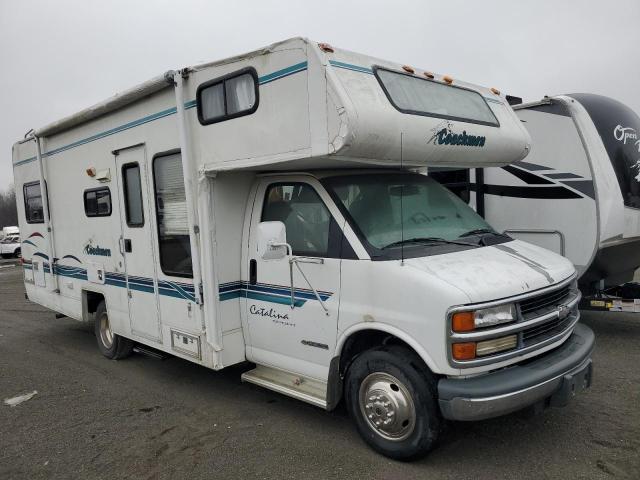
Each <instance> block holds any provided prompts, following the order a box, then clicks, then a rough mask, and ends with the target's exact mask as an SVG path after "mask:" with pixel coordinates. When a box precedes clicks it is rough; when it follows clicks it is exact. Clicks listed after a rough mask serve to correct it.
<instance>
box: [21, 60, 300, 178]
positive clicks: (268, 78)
mask: <svg viewBox="0 0 640 480" xmlns="http://www.w3.org/2000/svg"><path fill="white" fill-rule="evenodd" d="M306 69H307V62H300V63H297V64H295V65H292V66H290V67H287V68H283V69H282V70H277V71H275V72H273V73H270V74H268V75H264V76H262V77H260V78H258V83H259V84H260V85H264V84H265V83H269V82H273V81H275V80H278V79H280V78H284V77H287V76H289V75H293V74H294V73H298V72H302V71H303V70H306ZM195 107H196V101H195V100H189V101H188V102H185V104H184V108H185V110H189V109H191V108H195ZM175 113H177V109H176V107H171V108H167V109H166V110H162V111H161V112H157V113H154V114H152V115H148V116H146V117H143V118H140V119H138V120H134V121H132V122H129V123H125V124H124V125H120V126H119V127H115V128H112V129H110V130H107V131H105V132H101V133H97V134H96V135H92V136H90V137H87V138H84V139H82V140H78V141H76V142H73V143H70V144H69V145H64V146H62V147H59V148H56V149H54V150H51V151H49V152H46V153H43V154H42V157H43V158H44V157H50V156H52V155H55V154H57V153H61V152H64V151H66V150H70V149H72V148H75V147H79V146H81V145H85V144H87V143H90V142H95V141H96V140H100V139H102V138H105V137H109V136H111V135H114V134H116V133H120V132H123V131H125V130H129V129H131V128H135V127H139V126H140V125H144V124H145V123H149V122H153V121H155V120H158V119H160V118H164V117H168V116H170V115H174V114H175ZM35 160H36V157H30V158H26V159H24V160H20V161H18V162H16V163H14V164H13V166H14V167H19V166H20V165H25V164H27V163H30V162H33V161H35Z"/></svg>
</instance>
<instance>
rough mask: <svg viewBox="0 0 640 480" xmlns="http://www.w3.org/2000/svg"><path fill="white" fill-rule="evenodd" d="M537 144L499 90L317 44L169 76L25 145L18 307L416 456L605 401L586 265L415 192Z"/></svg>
mask: <svg viewBox="0 0 640 480" xmlns="http://www.w3.org/2000/svg"><path fill="white" fill-rule="evenodd" d="M529 143H530V138H529V135H528V133H527V132H526V130H525V129H524V128H523V127H522V125H521V122H520V121H519V119H518V118H517V117H516V115H515V114H514V112H513V110H512V109H511V107H510V106H509V105H508V103H507V101H506V100H505V99H504V97H503V96H501V95H500V92H498V91H497V90H496V89H488V88H485V87H479V86H475V85H471V84H468V83H466V82H462V81H459V80H456V79H453V78H450V77H448V76H442V75H437V74H434V73H431V72H429V71H426V70H421V69H418V68H414V67H412V66H409V65H400V64H397V63H394V62H389V61H384V60H380V59H376V58H372V57H368V56H364V55H359V54H356V53H353V52H348V51H344V50H339V49H337V48H334V47H332V46H330V45H327V44H323V43H316V42H312V41H310V40H307V39H301V38H294V39H291V40H287V41H284V42H281V43H277V44H274V45H271V46H269V47H266V48H263V49H260V50H257V51H255V52H251V53H248V54H245V55H240V56H237V57H233V58H230V59H226V60H222V61H218V62H213V63H209V64H204V65H198V66H194V67H188V68H184V69H180V70H178V71H169V72H167V73H166V74H164V75H161V76H158V77H156V78H154V79H152V80H150V81H148V82H146V83H144V84H142V85H139V86H137V87H135V88H133V89H131V90H128V91H125V92H122V93H121V94H119V95H116V96H115V97H113V98H112V99H109V100H107V101H105V102H102V103H101V104H98V105H95V106H93V107H90V108H88V109H86V110H84V111H82V112H79V113H78V114H76V115H72V116H70V117H67V118H64V119H62V120H59V121H57V122H54V123H53V124H51V125H48V126H46V127H44V128H41V129H36V130H34V131H33V132H32V133H31V134H30V135H28V136H27V138H25V139H24V140H21V141H20V142H18V143H16V144H15V145H14V148H13V165H14V172H15V178H16V186H17V191H18V204H19V205H18V208H19V217H20V231H21V232H22V238H23V241H22V256H23V266H24V281H25V288H26V292H27V295H28V297H29V298H30V299H31V300H32V301H34V302H37V303H39V304H42V305H44V306H46V307H48V308H50V309H53V310H55V311H57V312H60V313H62V314H64V315H67V316H69V317H72V318H75V319H77V320H80V321H87V322H93V324H94V328H95V333H96V338H97V343H98V347H99V348H100V350H101V352H102V353H103V354H104V355H105V356H106V357H107V358H110V359H121V358H124V357H126V356H127V355H129V354H130V353H131V352H132V349H133V346H134V344H140V345H147V346H150V347H153V348H155V349H158V350H161V351H163V352H167V353H170V354H172V355H175V356H178V357H180V358H183V359H186V360H189V361H192V362H195V363H198V364H200V365H202V366H205V367H208V368H211V369H214V370H220V369H222V368H225V367H227V366H229V365H234V364H238V363H240V362H248V364H249V365H251V367H249V368H248V369H247V371H246V372H245V373H244V374H243V375H242V378H243V380H244V381H247V382H251V383H253V384H256V385H259V386H262V387H265V388H268V389H271V390H274V391H276V392H279V393H281V394H284V395H288V396H291V397H294V398H298V399H300V400H302V401H305V402H308V403H311V404H313V405H316V406H318V407H320V408H323V409H327V410H331V409H333V408H335V407H336V406H337V405H338V404H339V403H341V402H344V403H345V404H346V407H347V409H348V411H349V413H350V416H351V417H352V418H353V421H354V422H355V425H356V427H357V429H358V431H359V433H360V434H361V436H362V438H363V439H364V440H365V441H366V442H367V443H368V444H369V445H370V446H371V447H373V448H374V449H376V450H377V451H379V452H381V453H382V454H384V455H387V456H389V457H392V458H397V459H403V460H408V459H412V458H416V457H419V456H421V455H424V454H425V453H427V452H428V451H429V450H430V449H431V448H433V446H434V445H435V443H436V441H437V440H438V437H439V434H440V432H441V429H442V427H443V424H444V422H445V420H447V419H449V420H462V421H474V420H480V419H486V418H491V417H495V416H499V415H504V414H507V413H510V412H513V411H516V410H519V409H522V408H525V407H529V406H534V405H536V406H547V405H553V406H563V405H565V404H566V403H567V402H568V401H569V400H570V399H571V397H572V396H573V395H574V394H575V393H576V392H578V391H580V390H582V389H584V388H586V387H588V386H589V385H590V383H591V372H592V367H591V352H592V349H593V344H594V336H593V333H592V332H591V330H589V329H588V328H587V327H585V326H582V325H581V324H579V323H578V321H579V311H578V307H577V305H578V302H579V300H580V293H579V291H578V289H577V286H576V271H575V269H574V267H573V266H572V264H571V263H570V262H569V261H568V260H567V259H565V258H563V257H562V256H560V255H558V254H556V253H553V252H551V251H548V250H545V249H543V248H540V247H537V246H534V245H531V244H529V243H526V242H524V241H521V240H515V239H513V238H511V237H510V236H508V235H504V234H501V233H499V232H496V231H495V230H494V229H493V228H492V227H491V225H489V224H488V223H487V222H486V221H485V220H483V219H482V218H481V217H480V216H479V215H477V214H476V213H475V211H474V210H473V209H471V208H470V207H469V206H468V205H467V204H466V203H464V202H463V201H461V200H460V199H459V198H457V197H456V196H455V195H454V194H452V193H451V192H450V191H449V190H447V189H445V188H444V187H442V186H441V185H439V184H438V183H436V182H435V181H434V180H433V179H431V178H430V177H428V176H426V175H423V174H421V173H417V171H418V170H420V169H423V168H424V167H425V166H426V167H428V166H432V165H435V166H444V167H490V166H501V165H508V164H510V163H512V162H515V161H519V160H522V159H523V158H525V156H526V155H527V153H528V151H529V148H530V145H529Z"/></svg>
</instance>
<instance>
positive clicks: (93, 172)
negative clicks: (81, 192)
mask: <svg viewBox="0 0 640 480" xmlns="http://www.w3.org/2000/svg"><path fill="white" fill-rule="evenodd" d="M87 175H89V176H90V177H95V176H96V169H95V167H89V168H87Z"/></svg>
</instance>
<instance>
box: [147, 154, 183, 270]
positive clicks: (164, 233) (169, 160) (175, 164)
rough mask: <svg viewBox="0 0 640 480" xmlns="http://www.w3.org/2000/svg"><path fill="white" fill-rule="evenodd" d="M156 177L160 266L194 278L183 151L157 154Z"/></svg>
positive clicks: (154, 168) (154, 169)
mask: <svg viewBox="0 0 640 480" xmlns="http://www.w3.org/2000/svg"><path fill="white" fill-rule="evenodd" d="M153 177H154V184H155V195H156V215H157V218H158V243H159V247H160V267H161V268H162V271H163V272H164V273H165V274H167V275H175V276H180V277H191V276H192V275H193V270H192V265H191V244H190V243H189V223H188V221H187V200H186V195H185V191H184V179H183V176H182V158H181V156H180V153H174V154H169V155H163V156H159V157H156V158H155V159H154V161H153Z"/></svg>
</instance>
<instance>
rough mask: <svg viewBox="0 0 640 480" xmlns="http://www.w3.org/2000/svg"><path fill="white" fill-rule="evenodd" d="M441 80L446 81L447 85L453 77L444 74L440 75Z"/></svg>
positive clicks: (451, 81)
mask: <svg viewBox="0 0 640 480" xmlns="http://www.w3.org/2000/svg"><path fill="white" fill-rule="evenodd" d="M442 80H444V81H445V82H447V83H448V84H449V85H451V84H452V83H453V78H451V77H450V76H449V75H445V76H444V77H442Z"/></svg>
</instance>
